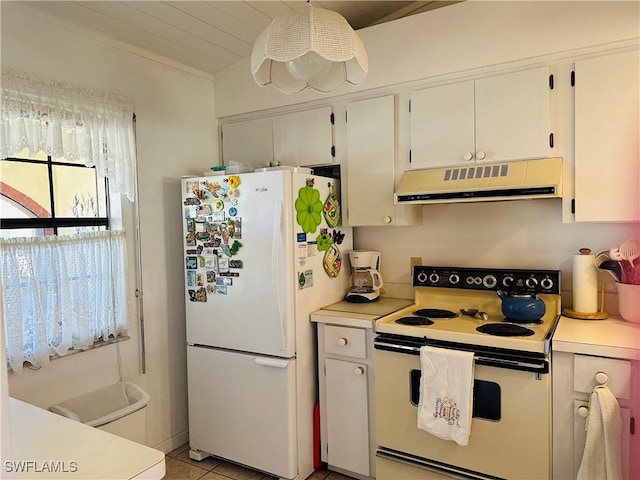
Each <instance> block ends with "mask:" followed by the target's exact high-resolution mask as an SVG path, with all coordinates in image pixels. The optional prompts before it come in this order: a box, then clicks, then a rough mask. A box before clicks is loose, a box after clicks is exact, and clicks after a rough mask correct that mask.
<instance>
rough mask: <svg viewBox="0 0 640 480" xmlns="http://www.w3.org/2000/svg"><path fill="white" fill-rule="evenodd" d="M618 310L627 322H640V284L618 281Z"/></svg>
mask: <svg viewBox="0 0 640 480" xmlns="http://www.w3.org/2000/svg"><path fill="white" fill-rule="evenodd" d="M616 287H617V288H618V311H619V312H620V316H621V317H622V318H624V319H625V320H626V321H627V322H633V323H640V285H630V284H627V283H617V282H616Z"/></svg>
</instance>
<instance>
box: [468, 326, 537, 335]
mask: <svg viewBox="0 0 640 480" xmlns="http://www.w3.org/2000/svg"><path fill="white" fill-rule="evenodd" d="M476 330H477V331H478V332H481V333H488V334H489V335H497V336H499V337H528V336H531V335H533V334H534V333H535V332H534V331H533V330H531V329H529V328H525V327H521V326H520V325H514V324H512V323H485V324H484V325H481V326H479V327H478V328H476Z"/></svg>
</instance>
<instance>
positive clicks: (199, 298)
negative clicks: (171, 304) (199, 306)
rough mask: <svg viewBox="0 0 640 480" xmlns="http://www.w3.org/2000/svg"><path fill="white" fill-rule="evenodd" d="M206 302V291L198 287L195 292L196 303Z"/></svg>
mask: <svg viewBox="0 0 640 480" xmlns="http://www.w3.org/2000/svg"><path fill="white" fill-rule="evenodd" d="M206 301H207V290H206V289H205V288H204V287H200V288H199V289H198V290H196V302H206Z"/></svg>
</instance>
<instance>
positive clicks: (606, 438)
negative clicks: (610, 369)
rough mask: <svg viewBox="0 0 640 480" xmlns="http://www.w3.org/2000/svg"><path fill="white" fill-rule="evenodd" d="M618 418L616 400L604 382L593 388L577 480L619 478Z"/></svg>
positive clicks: (615, 479)
mask: <svg viewBox="0 0 640 480" xmlns="http://www.w3.org/2000/svg"><path fill="white" fill-rule="evenodd" d="M621 443H622V419H621V416H620V407H619V405H618V401H617V400H616V397H615V395H614V394H613V393H611V390H609V388H608V387H607V386H606V385H599V386H597V387H596V388H594V389H593V392H592V393H591V400H590V402H589V416H588V417H587V439H586V441H585V445H584V452H583V454H582V461H581V462H580V468H579V469H578V475H577V480H592V479H596V478H597V479H600V480H622V445H621Z"/></svg>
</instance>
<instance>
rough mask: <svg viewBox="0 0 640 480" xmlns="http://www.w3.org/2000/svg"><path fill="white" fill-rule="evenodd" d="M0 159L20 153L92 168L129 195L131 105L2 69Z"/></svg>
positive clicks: (131, 188)
mask: <svg viewBox="0 0 640 480" xmlns="http://www.w3.org/2000/svg"><path fill="white" fill-rule="evenodd" d="M0 85H1V93H2V114H1V117H0V157H1V158H6V157H8V156H11V155H15V154H17V153H18V152H20V151H22V150H23V149H25V148H28V149H29V152H30V153H31V154H35V153H36V152H39V151H44V152H46V153H47V154H48V155H51V156H53V157H58V158H65V159H66V160H67V161H78V162H82V163H84V164H85V165H87V166H89V167H92V166H95V167H96V169H97V172H98V175H99V176H101V177H108V178H109V184H110V186H111V188H112V190H113V191H115V192H119V193H123V194H125V195H126V196H127V198H128V199H129V200H130V201H133V199H134V196H135V178H134V175H135V162H136V155H135V138H134V131H133V106H132V104H131V101H130V100H128V99H127V98H124V97H121V96H118V95H115V94H112V93H108V92H102V91H100V90H94V89H90V88H85V87H82V86H79V85H75V84H71V83H64V82H58V81H55V80H52V79H49V78H46V77H42V76H39V75H34V74H31V73H27V72H22V71H19V70H15V69H12V68H8V67H2V78H1V82H0Z"/></svg>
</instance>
